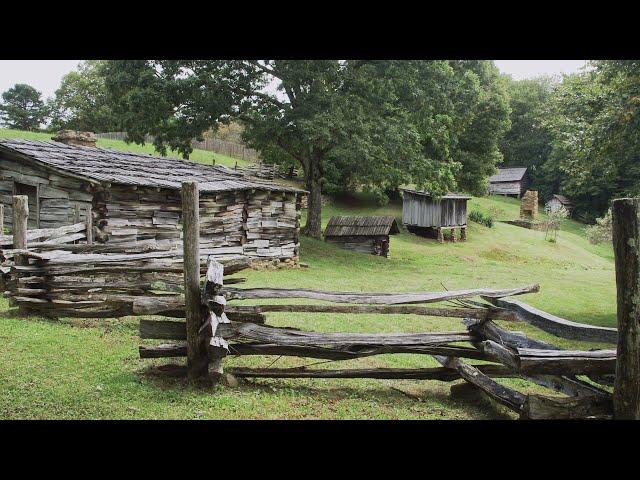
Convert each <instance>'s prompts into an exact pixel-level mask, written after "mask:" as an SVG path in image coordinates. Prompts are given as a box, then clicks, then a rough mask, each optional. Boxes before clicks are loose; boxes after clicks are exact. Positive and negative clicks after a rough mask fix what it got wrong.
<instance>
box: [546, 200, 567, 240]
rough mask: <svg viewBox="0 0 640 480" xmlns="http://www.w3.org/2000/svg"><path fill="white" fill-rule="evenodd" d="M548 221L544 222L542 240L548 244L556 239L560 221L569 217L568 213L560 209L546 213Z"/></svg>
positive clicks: (562, 208) (560, 224)
mask: <svg viewBox="0 0 640 480" xmlns="http://www.w3.org/2000/svg"><path fill="white" fill-rule="evenodd" d="M548 216H549V219H548V220H546V221H544V222H543V224H544V238H545V240H548V241H550V242H555V241H556V240H557V239H558V231H559V230H560V227H561V226H562V220H564V219H565V218H567V217H568V216H569V211H568V210H567V209H566V208H564V207H560V208H558V209H556V210H554V211H553V212H549V213H548Z"/></svg>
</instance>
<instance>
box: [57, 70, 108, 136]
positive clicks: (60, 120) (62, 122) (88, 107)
mask: <svg viewBox="0 0 640 480" xmlns="http://www.w3.org/2000/svg"><path fill="white" fill-rule="evenodd" d="M105 64H106V62H104V61H101V60H88V61H86V62H82V63H81V64H80V65H79V66H78V69H77V70H74V71H72V72H69V73H68V74H66V75H65V76H64V77H63V78H62V82H61V84H60V87H58V89H57V90H56V93H55V97H54V98H53V99H52V100H51V101H50V103H49V109H50V111H51V125H50V127H51V128H52V129H54V130H59V129H61V128H69V129H72V130H81V131H90V132H110V131H116V130H118V129H119V125H118V122H117V118H116V116H115V115H114V113H113V110H112V108H111V105H110V104H109V102H108V98H107V92H106V89H105V86H104V78H105V77H104V75H103V71H102V70H103V68H104V67H105Z"/></svg>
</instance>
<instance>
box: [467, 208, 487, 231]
mask: <svg viewBox="0 0 640 480" xmlns="http://www.w3.org/2000/svg"><path fill="white" fill-rule="evenodd" d="M469 220H471V221H472V222H476V223H479V224H481V225H484V226H485V227H489V228H491V227H493V217H492V216H491V215H487V214H484V213H482V212H481V211H480V210H471V212H469Z"/></svg>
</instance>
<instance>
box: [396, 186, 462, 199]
mask: <svg viewBox="0 0 640 480" xmlns="http://www.w3.org/2000/svg"><path fill="white" fill-rule="evenodd" d="M402 191H403V192H409V193H414V194H416V195H421V196H423V197H429V198H432V195H431V194H430V193H429V192H425V191H424V190H412V189H410V188H403V189H402ZM442 199H450V200H469V199H471V197H470V196H469V195H465V194H463V193H453V192H449V193H447V194H446V195H442V196H441V197H440V200H442Z"/></svg>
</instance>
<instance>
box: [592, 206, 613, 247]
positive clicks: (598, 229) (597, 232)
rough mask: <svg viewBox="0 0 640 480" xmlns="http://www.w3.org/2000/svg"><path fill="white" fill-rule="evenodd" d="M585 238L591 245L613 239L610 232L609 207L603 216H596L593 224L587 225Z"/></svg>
mask: <svg viewBox="0 0 640 480" xmlns="http://www.w3.org/2000/svg"><path fill="white" fill-rule="evenodd" d="M585 233H586V235H587V240H589V243H591V244H593V245H597V244H598V243H604V242H611V241H613V238H612V234H611V209H609V210H608V211H607V213H606V215H605V216H604V217H601V218H596V223H595V225H589V226H588V227H587V228H586V229H585Z"/></svg>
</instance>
